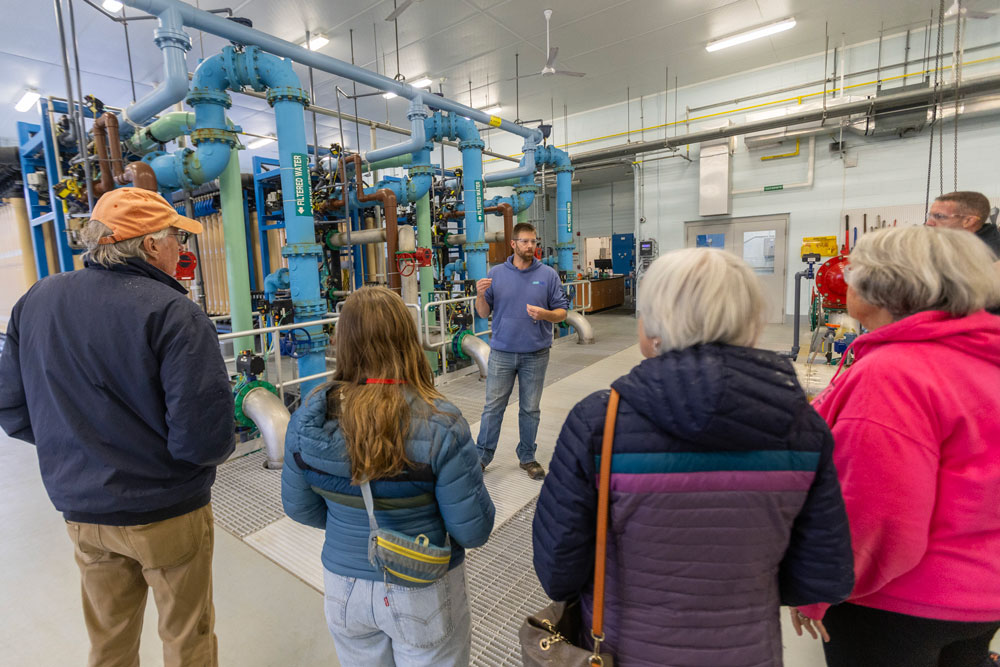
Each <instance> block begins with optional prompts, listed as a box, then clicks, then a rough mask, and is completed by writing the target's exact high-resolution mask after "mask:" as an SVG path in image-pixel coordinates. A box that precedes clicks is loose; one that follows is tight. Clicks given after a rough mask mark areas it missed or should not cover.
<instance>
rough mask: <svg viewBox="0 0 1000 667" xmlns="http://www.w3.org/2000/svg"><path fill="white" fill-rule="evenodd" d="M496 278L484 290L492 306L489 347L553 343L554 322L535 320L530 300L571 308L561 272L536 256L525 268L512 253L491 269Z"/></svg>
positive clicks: (519, 348) (521, 348)
mask: <svg viewBox="0 0 1000 667" xmlns="http://www.w3.org/2000/svg"><path fill="white" fill-rule="evenodd" d="M489 277H490V278H492V279H493V284H492V285H490V286H489V287H488V288H487V289H486V291H485V292H484V293H483V298H485V299H486V303H487V304H489V306H490V308H492V309H493V336H492V337H491V339H490V347H491V348H493V349H494V350H500V351H501V352H538V351H539V350H544V349H545V348H547V347H551V345H552V323H551V322H546V321H544V320H533V319H531V317H530V316H529V315H528V308H527V307H528V304H531V305H532V306H539V307H541V308H545V309H546V310H555V309H557V308H569V299H567V298H566V293H565V292H564V291H563V288H562V282H561V281H560V280H559V274H558V273H556V272H555V269H553V268H552V267H551V266H546V265H545V264H542V263H541V262H539V261H538V260H537V259H536V260H535V261H534V262H532V264H531V266H529V267H528V268H526V269H519V268H517V267H516V266H514V258H513V256H511V257H508V258H507V261H506V262H504V263H503V264H500V265H499V266H494V267H493V268H492V269H490V273H489Z"/></svg>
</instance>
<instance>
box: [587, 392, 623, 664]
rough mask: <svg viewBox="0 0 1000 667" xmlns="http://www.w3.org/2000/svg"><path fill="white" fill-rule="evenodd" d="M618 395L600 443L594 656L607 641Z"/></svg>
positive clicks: (610, 403) (611, 401) (614, 395)
mask: <svg viewBox="0 0 1000 667" xmlns="http://www.w3.org/2000/svg"><path fill="white" fill-rule="evenodd" d="M618 398H619V396H618V392H617V391H615V390H614V389H612V390H611V396H609V397H608V412H607V414H606V415H605V417H604V441H603V442H602V443H601V472H600V477H599V478H598V479H599V480H600V481H599V485H598V488H597V547H596V551H595V554H594V622H593V625H592V627H591V631H592V632H593V637H594V640H595V642H594V653H595V654H596V653H598V652H599V650H600V649H599V644H600V642H601V641H603V640H604V566H605V564H606V562H607V551H608V505H609V502H610V498H611V448H612V445H613V444H614V440H615V419H617V417H618Z"/></svg>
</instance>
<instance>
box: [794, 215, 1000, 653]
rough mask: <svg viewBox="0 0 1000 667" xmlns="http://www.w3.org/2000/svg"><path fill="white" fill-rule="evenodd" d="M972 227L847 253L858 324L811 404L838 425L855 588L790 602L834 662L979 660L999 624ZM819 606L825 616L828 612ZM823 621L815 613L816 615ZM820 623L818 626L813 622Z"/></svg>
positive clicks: (999, 443)
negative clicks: (833, 597) (842, 598)
mask: <svg viewBox="0 0 1000 667" xmlns="http://www.w3.org/2000/svg"><path fill="white" fill-rule="evenodd" d="M991 262H992V256H991V254H990V252H989V250H988V249H987V247H986V246H985V245H984V244H983V243H982V242H981V241H980V240H979V239H977V238H976V237H975V236H974V235H973V234H969V233H967V232H963V231H956V230H949V229H934V228H930V227H909V228H897V229H888V230H884V231H880V232H875V233H873V234H869V235H866V236H865V237H864V238H863V239H862V240H861V241H860V242H859V243H858V245H857V246H856V247H855V248H854V250H853V251H852V252H851V262H850V265H849V267H848V271H847V274H846V275H847V283H848V292H847V309H848V312H849V313H850V314H851V315H852V316H853V317H854V318H856V319H858V320H859V321H860V322H861V324H862V326H864V327H865V328H866V329H867V330H868V331H869V333H866V334H865V335H863V336H861V337H859V338H858V339H857V341H856V342H855V343H854V359H855V361H854V364H853V365H852V366H851V367H850V368H849V369H843V368H841V369H839V371H838V373H837V375H836V376H835V377H834V379H833V381H832V382H831V384H830V386H829V387H828V388H827V389H826V390H825V391H824V392H823V393H822V394H820V395H819V396H818V397H817V398H816V400H815V401H814V403H813V405H814V406H815V407H816V410H817V411H818V412H819V413H820V415H822V416H823V417H824V418H825V419H826V421H827V423H828V424H829V426H830V429H831V430H832V431H833V437H834V442H835V446H834V462H835V464H836V466H837V471H838V476H839V477H840V484H841V487H842V489H843V493H844V502H845V503H846V506H847V515H848V518H849V520H850V525H851V539H852V543H853V549H854V559H855V587H854V591H853V592H852V593H851V596H850V597H849V598H848V599H847V601H846V602H845V603H843V604H840V605H837V606H834V607H828V605H813V606H810V607H802V608H800V609H798V610H795V609H793V610H792V621H793V625H795V627H796V630H797V631H798V632H799V634H801V629H800V628H801V627H805V629H806V630H808V631H809V632H810V634H813V632H814V630H813V628H814V626H815V627H816V629H817V630H818V631H819V633H820V634H821V635H823V636H824V638H828V639H827V643H826V644H825V645H824V650H825V653H826V662H827V665H828V666H829V667H842V666H843V667H859V666H862V665H863V666H864V667H882V666H885V667H890V666H892V667H897V666H905V667H983V665H985V664H991V663H989V662H987V660H988V657H987V656H988V651H989V643H990V640H991V639H992V638H993V636H994V634H995V633H996V632H997V630H998V629H1000V317H997V316H995V315H990V314H988V313H987V312H986V311H985V310H984V308H987V307H992V306H996V305H997V304H998V303H1000V279H998V276H997V274H996V273H995V271H994V269H993V267H992V265H991ZM824 614H825V615H824ZM820 619H822V620H820ZM813 636H815V634H813Z"/></svg>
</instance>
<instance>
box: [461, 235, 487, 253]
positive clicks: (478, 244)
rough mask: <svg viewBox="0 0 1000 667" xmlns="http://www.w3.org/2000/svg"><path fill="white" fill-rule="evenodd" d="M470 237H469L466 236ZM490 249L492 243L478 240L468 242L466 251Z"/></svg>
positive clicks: (485, 250)
mask: <svg viewBox="0 0 1000 667" xmlns="http://www.w3.org/2000/svg"><path fill="white" fill-rule="evenodd" d="M466 238H468V237H466ZM489 249H490V244H489V243H486V242H485V241H478V242H476V243H466V244H465V251H466V252H488V251H489Z"/></svg>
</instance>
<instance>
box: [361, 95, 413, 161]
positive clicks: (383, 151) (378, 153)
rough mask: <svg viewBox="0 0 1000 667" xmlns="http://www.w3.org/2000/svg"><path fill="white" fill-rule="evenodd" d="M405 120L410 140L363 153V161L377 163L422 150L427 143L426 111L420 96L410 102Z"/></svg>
mask: <svg viewBox="0 0 1000 667" xmlns="http://www.w3.org/2000/svg"><path fill="white" fill-rule="evenodd" d="M406 118H407V120H409V121H410V132H411V134H410V138H409V140H407V141H404V142H403V143H401V144H396V145H395V146H386V147H385V148H377V149H375V150H371V151H368V152H367V153H365V160H366V161H367V162H369V163H372V162H378V161H379V160H385V159H387V158H391V157H396V156H397V155H403V154H405V153H416V152H418V151H422V150H423V149H424V144H426V143H427V138H426V132H425V131H424V119H426V118H427V109H425V108H424V99H423V97H422V96H421V95H419V94H418V95H417V96H416V97H414V98H412V99H411V100H410V110H409V111H408V112H407V113H406Z"/></svg>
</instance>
